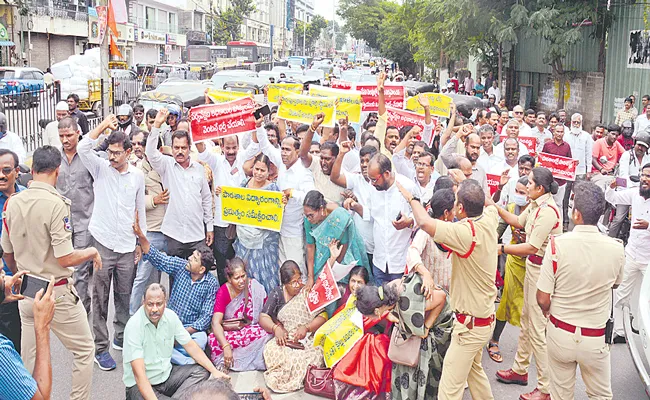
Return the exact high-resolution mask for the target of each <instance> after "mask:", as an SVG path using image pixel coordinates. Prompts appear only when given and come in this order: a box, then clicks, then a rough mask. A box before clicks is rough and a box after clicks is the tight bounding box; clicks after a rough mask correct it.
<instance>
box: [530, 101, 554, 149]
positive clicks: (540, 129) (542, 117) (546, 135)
mask: <svg viewBox="0 0 650 400" xmlns="http://www.w3.org/2000/svg"><path fill="white" fill-rule="evenodd" d="M546 123H547V122H546V113H545V112H544V111H540V112H538V113H537V116H536V119H535V127H534V128H533V129H531V130H530V136H532V137H534V138H535V140H536V142H537V144H536V147H535V150H536V152H537V153H541V152H542V149H543V148H544V143H546V142H550V141H551V140H553V134H552V133H551V131H549V130H548V129H546Z"/></svg>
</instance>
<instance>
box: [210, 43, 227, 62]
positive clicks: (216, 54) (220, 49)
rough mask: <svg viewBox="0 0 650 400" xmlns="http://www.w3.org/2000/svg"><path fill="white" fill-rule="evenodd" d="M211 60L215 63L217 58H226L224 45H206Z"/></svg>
mask: <svg viewBox="0 0 650 400" xmlns="http://www.w3.org/2000/svg"><path fill="white" fill-rule="evenodd" d="M208 47H209V48H210V56H211V58H212V62H213V63H216V62H217V61H219V59H223V58H228V48H227V47H226V46H208Z"/></svg>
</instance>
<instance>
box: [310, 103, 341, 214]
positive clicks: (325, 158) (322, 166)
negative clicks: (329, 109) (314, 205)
mask: <svg viewBox="0 0 650 400" xmlns="http://www.w3.org/2000/svg"><path fill="white" fill-rule="evenodd" d="M324 118H325V114H322V113H320V114H317V115H316V116H315V117H314V121H313V122H312V123H311V126H310V127H309V129H308V130H307V133H306V134H305V137H304V139H303V140H301V142H300V152H299V156H300V161H301V162H302V165H303V166H304V167H305V168H307V169H308V170H310V171H311V174H312V176H313V177H314V186H315V188H316V190H318V191H319V192H321V193H322V194H323V196H325V200H327V201H332V202H334V203H337V204H341V203H342V202H343V196H342V195H341V193H342V192H343V191H344V190H345V188H343V187H341V186H338V185H337V184H335V183H334V182H332V181H331V180H330V174H331V173H332V165H334V161H335V160H336V157H337V156H338V155H339V146H338V145H337V144H336V143H334V142H325V143H322V144H321V146H320V156H315V155H311V154H310V153H309V149H310V147H311V141H312V139H313V138H314V133H315V132H316V130H318V127H319V126H320V124H322V123H323V119H324ZM346 132H347V131H346Z"/></svg>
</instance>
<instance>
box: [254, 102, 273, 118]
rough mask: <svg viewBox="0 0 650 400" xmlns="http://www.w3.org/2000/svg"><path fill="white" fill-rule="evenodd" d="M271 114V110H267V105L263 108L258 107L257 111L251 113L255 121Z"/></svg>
mask: <svg viewBox="0 0 650 400" xmlns="http://www.w3.org/2000/svg"><path fill="white" fill-rule="evenodd" d="M269 114H271V109H270V108H269V105H268V104H267V105H265V106H264V107H260V108H258V109H257V110H255V111H254V112H253V116H254V117H255V119H260V118H261V117H263V116H264V117H265V116H267V115H269Z"/></svg>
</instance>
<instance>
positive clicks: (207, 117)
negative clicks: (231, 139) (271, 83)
mask: <svg viewBox="0 0 650 400" xmlns="http://www.w3.org/2000/svg"><path fill="white" fill-rule="evenodd" d="M254 110H255V101H254V100H253V99H251V98H249V97H245V98H242V99H238V100H232V101H229V102H226V103H221V104H206V105H202V106H197V107H192V108H190V112H189V116H188V119H189V121H190V127H191V129H192V139H193V140H194V142H200V141H202V140H207V139H214V138H220V137H225V136H231V135H236V134H239V133H245V132H251V131H254V130H255V129H256V126H255V117H254V116H253V111H254Z"/></svg>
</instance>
